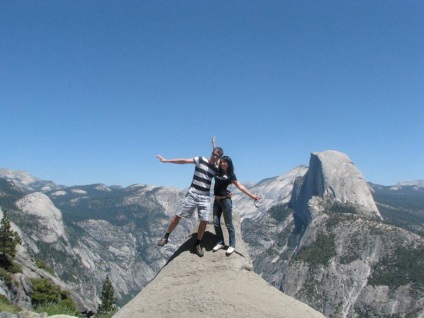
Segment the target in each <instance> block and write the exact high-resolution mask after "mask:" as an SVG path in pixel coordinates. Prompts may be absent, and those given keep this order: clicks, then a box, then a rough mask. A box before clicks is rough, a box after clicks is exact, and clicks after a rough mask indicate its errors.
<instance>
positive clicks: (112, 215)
mask: <svg viewBox="0 0 424 318" xmlns="http://www.w3.org/2000/svg"><path fill="white" fill-rule="evenodd" d="M188 177H190V176H188ZM421 184H422V181H420V180H418V181H414V182H412V183H399V184H398V185H395V186H381V185H375V184H367V182H366V180H365V179H364V178H363V176H362V174H361V173H360V171H359V170H358V169H357V168H356V166H355V165H354V163H353V162H352V161H351V160H350V159H349V158H348V156H347V155H346V154H343V153H340V152H337V151H326V152H322V153H313V154H311V161H310V164H309V167H306V166H298V167H295V168H294V169H293V170H291V171H289V172H287V173H285V174H284V175H281V176H278V177H273V178H268V179H265V180H263V181H261V182H258V183H257V184H253V185H249V189H250V190H251V191H252V192H253V193H255V194H257V195H259V196H261V197H263V198H264V199H263V202H264V205H263V206H262V207H261V208H259V209H258V208H256V207H255V206H254V205H253V203H252V201H251V199H249V198H247V197H246V196H244V195H243V194H241V193H240V192H238V191H237V190H236V189H233V190H234V191H233V192H234V195H233V204H234V212H235V214H236V215H237V216H238V217H239V218H240V222H241V237H242V238H243V240H244V241H245V242H246V249H247V251H248V253H249V255H250V257H251V259H252V265H253V270H254V272H255V273H257V274H259V275H260V276H261V277H262V278H264V279H265V280H266V281H267V282H268V283H269V284H271V285H272V286H274V287H276V288H277V289H279V290H280V291H282V292H284V293H286V294H287V295H289V296H292V297H294V298H296V299H298V300H300V301H302V302H304V303H306V304H308V305H309V306H311V307H313V308H314V309H315V310H317V311H319V312H321V313H323V314H324V315H325V316H327V317H363V316H364V315H375V316H389V315H397V316H399V317H406V316H407V315H410V316H411V315H412V316H417V317H418V316H420V315H424V313H423V310H422V309H423V308H424V306H423V304H424V297H423V288H424V277H423V276H422V275H421V274H420V272H421V271H420V270H416V269H419V268H422V266H424V247H423V246H424V242H423V233H424V211H423V206H424V188H423V187H422V186H421ZM183 196H184V193H183V192H181V191H180V190H178V189H173V188H168V187H153V186H148V185H133V186H130V187H127V188H121V187H115V186H113V187H112V186H106V185H100V184H97V185H86V186H74V187H64V186H58V185H55V184H54V183H53V182H49V181H43V180H40V179H37V178H34V177H32V176H30V175H29V174H27V173H23V172H21V171H11V170H7V169H0V206H1V207H2V209H4V208H7V209H8V210H9V211H10V215H11V219H12V221H13V222H14V223H15V224H16V226H18V227H19V230H20V232H21V233H22V236H23V240H24V242H25V247H26V249H27V250H28V253H29V254H30V255H31V256H32V257H37V258H40V259H42V260H44V261H46V263H48V264H49V266H51V267H52V268H53V269H54V270H55V272H56V274H57V276H58V277H59V278H60V279H61V280H62V281H63V282H64V284H66V285H67V286H68V288H69V289H71V290H73V292H74V294H75V295H78V296H80V297H82V298H85V299H87V300H90V301H89V302H86V303H81V306H86V307H90V306H91V308H92V307H93V304H94V306H95V304H96V303H97V301H98V293H99V288H100V287H101V284H102V282H103V280H104V278H105V276H106V275H109V276H110V277H111V280H112V283H113V284H114V287H115V291H116V293H117V296H118V297H119V301H120V304H125V303H126V302H128V301H129V300H131V299H132V298H133V297H134V296H136V295H137V294H138V292H139V291H140V290H143V289H144V288H145V287H146V286H147V284H148V283H149V282H150V281H151V280H152V279H153V278H154V277H155V275H156V274H157V273H158V272H159V271H160V270H161V268H163V265H165V264H166V263H167V261H168V260H169V259H170V258H172V257H173V256H175V254H174V253H175V252H176V251H178V248H179V247H180V246H181V244H183V243H184V242H186V240H187V237H188V236H189V235H190V233H191V231H192V228H193V227H195V226H196V224H197V221H196V219H195V218H193V219H190V220H183V221H182V222H181V224H180V226H179V227H177V229H176V231H174V232H173V233H172V235H171V237H170V242H169V244H168V245H166V246H165V248H162V249H159V248H157V246H156V241H157V239H158V238H159V237H161V236H162V235H163V233H164V230H165V229H166V226H167V224H168V221H169V217H170V216H171V215H173V214H174V212H175V210H176V207H177V206H178V205H179V202H180V201H181V199H182V198H183ZM212 232H213V231H212ZM210 235H211V236H212V237H213V233H211V234H210ZM209 252H210V251H209ZM209 252H207V253H209ZM210 253H212V252H210ZM182 254H183V256H181V254H179V256H178V258H180V257H181V258H184V259H185V256H184V255H185V254H184V253H182ZM187 256H189V255H187ZM191 256H193V255H190V257H191ZM208 256H212V255H208ZM205 259H206V258H205ZM174 261H175V258H174ZM174 261H173V262H174ZM171 263H172V262H171ZM175 263H177V262H175ZM168 266H169V265H168ZM399 269H401V271H402V273H403V275H402V277H399V275H398V273H399ZM220 270H224V269H223V268H220ZM161 275H162V273H161ZM11 297H12V296H11Z"/></svg>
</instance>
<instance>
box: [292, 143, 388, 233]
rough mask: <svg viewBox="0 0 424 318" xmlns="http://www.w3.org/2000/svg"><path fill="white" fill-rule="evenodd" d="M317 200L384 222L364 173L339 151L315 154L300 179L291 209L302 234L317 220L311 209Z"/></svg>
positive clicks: (296, 184) (296, 183)
mask: <svg viewBox="0 0 424 318" xmlns="http://www.w3.org/2000/svg"><path fill="white" fill-rule="evenodd" d="M313 197H319V198H321V199H322V200H323V201H327V202H337V203H341V204H342V205H350V206H352V207H353V208H355V209H356V211H357V213H359V214H361V215H364V216H368V217H376V218H379V219H382V218H381V215H380V213H379V211H378V209H377V206H376V204H375V202H374V199H373V197H372V195H371V191H370V189H369V186H368V184H367V183H366V181H365V179H364V177H363V176H362V174H361V172H360V171H359V170H358V168H357V167H356V166H355V165H354V163H353V162H352V161H351V160H350V159H349V157H348V156H347V155H345V154H344V153H341V152H338V151H333V150H328V151H324V152H320V153H312V154H311V158H310V161H309V169H308V171H307V173H306V174H305V175H304V176H303V177H300V178H297V179H296V181H295V183H294V186H293V195H292V196H291V202H290V205H291V207H292V208H293V209H294V211H295V221H296V227H297V230H298V231H301V230H302V229H304V228H305V227H306V226H307V225H308V224H309V222H310V221H311V219H312V218H313V217H314V216H313V215H312V214H313V213H314V211H315V210H314V209H311V208H310V203H311V200H312V199H313Z"/></svg>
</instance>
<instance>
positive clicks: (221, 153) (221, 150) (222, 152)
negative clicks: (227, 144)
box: [213, 147, 224, 158]
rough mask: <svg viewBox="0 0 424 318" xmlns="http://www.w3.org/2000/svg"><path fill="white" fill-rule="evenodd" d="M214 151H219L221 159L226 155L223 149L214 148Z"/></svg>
mask: <svg viewBox="0 0 424 318" xmlns="http://www.w3.org/2000/svg"><path fill="white" fill-rule="evenodd" d="M213 151H218V152H219V153H220V156H219V157H220V158H221V157H222V155H223V154H224V150H223V149H222V148H221V147H215V148H213Z"/></svg>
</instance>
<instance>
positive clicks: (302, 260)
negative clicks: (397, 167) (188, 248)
mask: <svg viewBox="0 0 424 318" xmlns="http://www.w3.org/2000/svg"><path fill="white" fill-rule="evenodd" d="M242 230H243V238H244V239H245V241H246V242H247V243H248V246H249V252H250V254H251V256H252V258H253V259H254V269H255V272H257V273H258V274H260V275H261V276H262V277H263V278H264V279H266V280H267V281H268V282H269V283H271V284H272V285H273V286H275V287H277V288H278V289H280V290H281V291H283V292H285V293H287V294H288V295H290V296H293V297H295V298H296V299H298V300H301V301H303V302H305V303H307V304H309V305H310V306H312V307H313V308H315V309H317V310H318V311H320V312H322V313H323V314H324V315H325V316H326V317H337V318H339V317H367V316H368V317H369V316H372V317H373V316H375V317H381V316H384V317H389V316H398V317H410V316H411V317H424V310H423V303H424V293H423V287H424V275H420V274H419V273H420V272H421V271H420V270H418V267H417V266H424V240H423V238H422V236H420V235H417V234H414V233H411V232H408V231H406V230H404V229H400V228H398V227H396V226H393V225H389V224H385V223H384V222H383V221H382V218H381V216H380V213H379V211H378V210H377V208H376V205H375V203H374V201H373V198H372V196H371V194H370V191H369V188H368V185H367V184H366V182H365V180H364V179H363V177H362V175H361V174H360V172H359V171H358V169H357V168H356V167H355V166H354V165H353V163H352V162H351V161H350V159H349V158H348V157H347V156H346V155H345V154H342V153H339V152H335V151H326V152H323V153H314V154H312V155H311V160H310V167H309V170H308V172H307V173H306V174H305V175H304V176H303V177H300V178H298V179H297V180H296V182H295V183H294V187H293V193H292V199H291V201H290V202H289V204H284V203H283V204H280V205H276V206H273V207H272V208H270V209H268V211H267V213H264V214H262V215H261V217H260V218H258V219H255V220H251V219H246V220H244V222H243V229H242Z"/></svg>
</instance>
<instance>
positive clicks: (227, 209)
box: [213, 199, 236, 247]
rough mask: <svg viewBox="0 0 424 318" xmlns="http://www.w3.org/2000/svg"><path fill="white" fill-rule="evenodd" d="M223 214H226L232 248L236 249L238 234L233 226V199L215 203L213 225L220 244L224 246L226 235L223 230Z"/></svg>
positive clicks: (225, 219)
mask: <svg viewBox="0 0 424 318" xmlns="http://www.w3.org/2000/svg"><path fill="white" fill-rule="evenodd" d="M222 214H224V221H225V225H226V226H227V230H228V236H229V238H230V246H232V247H236V232H235V230H234V226H233V201H231V199H224V200H215V201H214V202H213V225H214V227H215V234H216V236H217V237H218V244H224V234H223V233H222V228H221V216H222Z"/></svg>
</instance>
